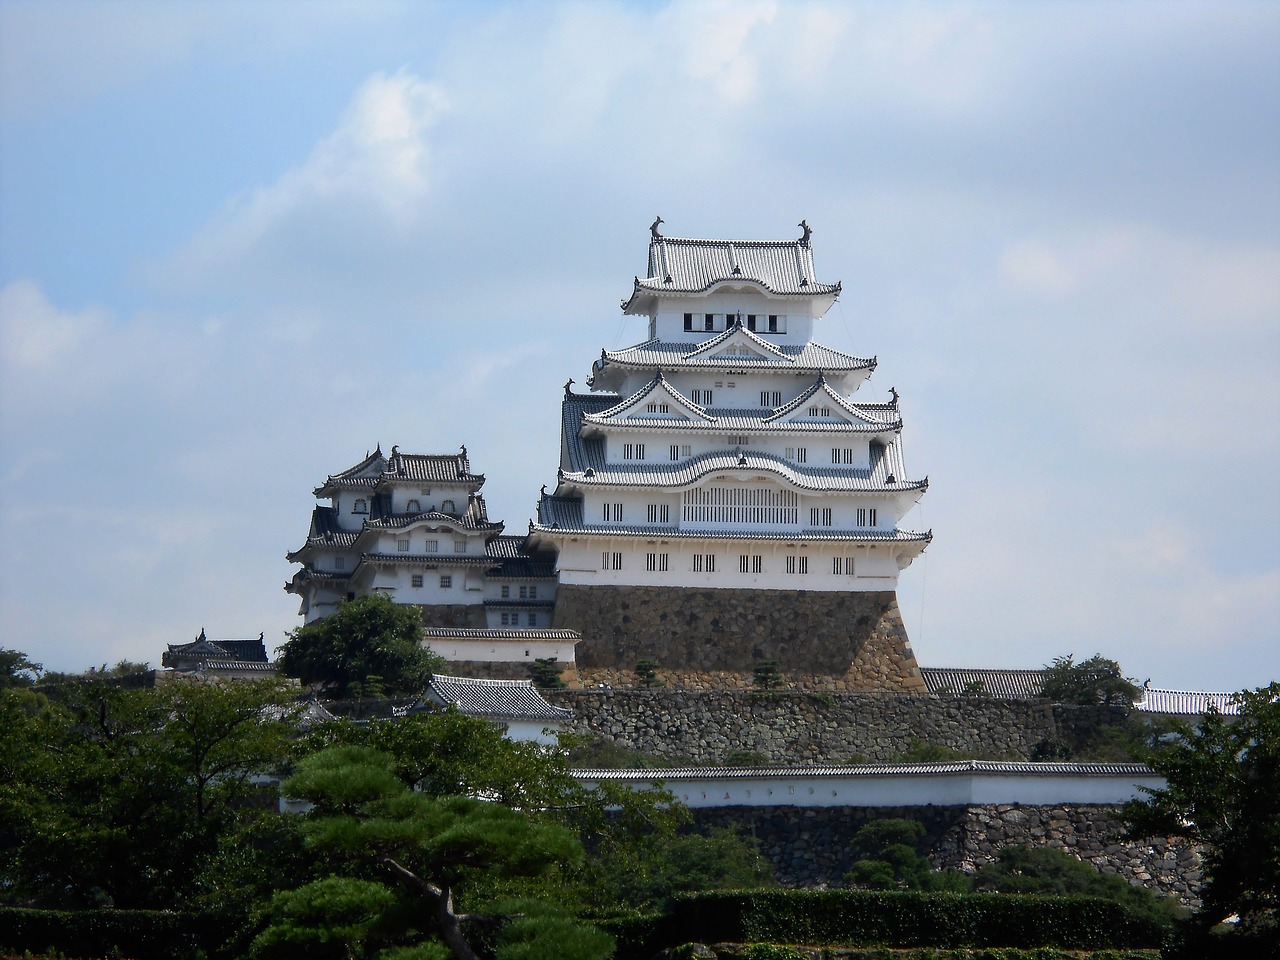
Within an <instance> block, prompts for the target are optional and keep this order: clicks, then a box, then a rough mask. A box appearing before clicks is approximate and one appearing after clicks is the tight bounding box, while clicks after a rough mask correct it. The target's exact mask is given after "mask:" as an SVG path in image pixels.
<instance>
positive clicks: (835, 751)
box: [548, 689, 1125, 765]
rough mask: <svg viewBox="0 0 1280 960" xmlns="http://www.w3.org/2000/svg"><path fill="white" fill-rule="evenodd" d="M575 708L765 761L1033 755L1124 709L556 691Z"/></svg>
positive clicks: (718, 756) (611, 726)
mask: <svg viewBox="0 0 1280 960" xmlns="http://www.w3.org/2000/svg"><path fill="white" fill-rule="evenodd" d="M548 699H551V700H553V701H554V702H555V703H556V704H558V705H559V706H562V707H569V708H570V709H572V710H573V711H574V719H573V721H572V723H571V725H570V727H569V729H571V730H572V731H573V732H575V733H580V734H591V735H595V736H597V737H599V738H600V739H602V740H604V741H606V742H608V743H612V744H616V745H618V746H621V747H627V748H629V749H633V750H640V751H642V752H644V753H647V754H650V755H652V756H654V757H660V758H664V759H666V760H669V761H672V762H675V763H691V764H698V765H701V764H716V763H724V762H725V760H726V759H727V758H728V757H729V756H730V755H731V754H734V753H743V752H749V753H756V754H759V755H760V758H761V762H762V763H766V764H802V763H820V764H842V763H856V762H861V761H867V760H871V761H880V760H892V759H894V758H896V757H898V756H899V755H901V754H902V753H904V752H905V751H907V750H908V749H910V748H911V747H912V746H913V742H923V743H929V744H937V745H939V746H943V747H948V748H950V749H952V750H956V751H958V752H960V753H961V754H963V755H964V756H966V757H968V758H972V759H984V760H1026V759H1029V758H1030V756H1031V749H1032V747H1034V746H1035V744H1036V743H1037V742H1038V741H1040V740H1043V739H1046V738H1052V739H1059V740H1063V741H1065V742H1067V743H1068V744H1073V743H1079V742H1081V741H1082V739H1083V738H1084V737H1085V736H1086V734H1087V733H1088V732H1089V731H1091V730H1094V729H1096V728H1097V727H1098V726H1101V725H1107V724H1111V723H1116V722H1119V721H1120V720H1122V719H1123V718H1124V716H1125V711H1124V709H1123V708H1121V707H1104V706H1098V707H1078V706H1070V705H1064V704H1053V703H1050V702H1049V701H1047V700H998V699H994V698H986V697H956V698H941V697H930V696H913V695H904V694H865V693H864V694H852V693H802V692H797V691H794V690H784V691H775V692H771V693H763V692H761V693H747V692H743V691H728V690H722V691H712V692H695V691H689V690H672V689H657V690H635V689H632V690H612V691H605V690H600V689H595V690H579V691H559V692H555V693H551V694H549V697H548Z"/></svg>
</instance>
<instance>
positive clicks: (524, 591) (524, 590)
mask: <svg viewBox="0 0 1280 960" xmlns="http://www.w3.org/2000/svg"><path fill="white" fill-rule="evenodd" d="M520 599H521V600H527V599H529V588H528V587H521V588H520Z"/></svg>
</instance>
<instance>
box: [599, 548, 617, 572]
mask: <svg viewBox="0 0 1280 960" xmlns="http://www.w3.org/2000/svg"><path fill="white" fill-rule="evenodd" d="M600 569H601V570H621V569H622V553H621V552H613V553H611V552H609V551H608V550H606V551H604V553H602V554H601V555H600Z"/></svg>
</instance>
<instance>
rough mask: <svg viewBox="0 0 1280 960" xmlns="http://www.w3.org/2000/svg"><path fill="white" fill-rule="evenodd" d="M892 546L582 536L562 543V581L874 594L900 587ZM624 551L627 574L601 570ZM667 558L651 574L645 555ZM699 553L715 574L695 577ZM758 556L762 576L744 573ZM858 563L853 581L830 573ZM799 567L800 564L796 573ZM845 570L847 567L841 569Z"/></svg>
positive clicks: (894, 550) (841, 575)
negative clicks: (835, 563) (790, 566)
mask: <svg viewBox="0 0 1280 960" xmlns="http://www.w3.org/2000/svg"><path fill="white" fill-rule="evenodd" d="M899 549H900V548H898V547H896V546H890V545H855V544H839V543H829V542H821V543H819V542H812V541H801V540H797V541H795V543H794V544H793V545H788V544H787V543H786V542H785V541H781V542H780V541H771V540H754V541H753V540H744V541H741V542H740V543H738V544H732V545H726V544H725V543H724V542H723V541H705V542H704V541H697V540H692V541H691V540H688V539H683V538H681V539H674V538H669V539H664V538H662V537H660V536H655V537H654V538H653V539H652V540H650V539H648V538H634V537H628V538H621V537H619V538H617V539H610V538H608V537H607V536H600V537H578V538H574V539H571V540H566V541H563V542H562V544H561V550H560V559H559V567H560V580H561V582H562V583H573V584H612V585H623V586H666V587H675V586H690V587H722V588H739V589H741V588H755V589H764V590H818V591H828V592H832V591H850V590H852V591H870V590H893V589H896V587H897V582H898V572H899V571H898V561H897V559H896V558H897V553H898V551H899ZM618 551H620V552H621V553H622V555H623V557H622V569H621V570H614V569H609V570H605V569H602V559H603V558H602V554H603V553H605V552H608V553H610V554H611V555H612V554H613V553H614V552H618ZM649 553H655V554H663V553H665V554H667V555H668V569H667V570H666V571H665V572H663V571H659V570H655V571H650V570H647V569H646V559H647V558H646V555H647V554H649ZM695 554H701V555H704V556H705V555H706V554H712V555H714V556H715V558H716V560H715V572H713V573H707V572H705V571H704V572H694V570H693V559H694V555H695ZM743 554H746V555H747V556H755V555H759V556H760V557H761V565H762V568H763V570H762V572H761V573H752V572H748V573H742V572H741V571H740V567H739V557H740V556H741V555H743ZM789 555H790V556H796V557H797V558H798V557H800V556H807V557H808V558H809V572H808V573H807V574H801V573H794V574H789V573H787V572H786V557H787V556H789ZM833 556H839V557H841V558H842V559H843V558H844V557H847V556H852V557H853V558H854V576H852V577H850V576H846V575H845V574H844V573H843V572H841V573H840V574H834V573H832V572H831V558H832V557H833ZM798 568H799V563H798V562H797V569H798ZM842 568H843V564H842Z"/></svg>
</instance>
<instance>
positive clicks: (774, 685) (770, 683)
mask: <svg viewBox="0 0 1280 960" xmlns="http://www.w3.org/2000/svg"><path fill="white" fill-rule="evenodd" d="M751 683H752V685H753V686H756V687H759V688H760V689H761V690H776V689H778V687H780V686H782V672H781V671H780V670H779V669H778V661H777V660H761V661H760V662H759V663H757V664H756V668H755V670H754V671H753V673H752V676H751Z"/></svg>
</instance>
